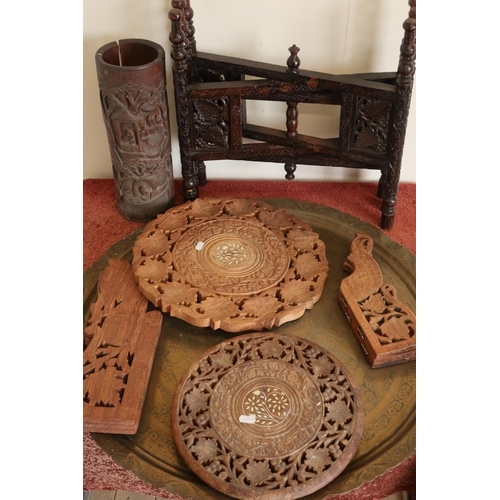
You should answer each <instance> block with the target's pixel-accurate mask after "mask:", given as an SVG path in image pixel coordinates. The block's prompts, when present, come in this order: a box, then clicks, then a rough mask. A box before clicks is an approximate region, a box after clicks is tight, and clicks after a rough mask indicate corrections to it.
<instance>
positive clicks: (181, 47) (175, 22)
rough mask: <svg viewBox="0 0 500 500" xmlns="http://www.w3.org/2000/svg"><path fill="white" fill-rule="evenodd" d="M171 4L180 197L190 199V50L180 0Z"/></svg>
mask: <svg viewBox="0 0 500 500" xmlns="http://www.w3.org/2000/svg"><path fill="white" fill-rule="evenodd" d="M172 6H178V7H181V8H175V7H174V8H173V9H171V10H170V12H169V13H168V17H169V19H170V25H171V31H170V35H169V40H170V43H171V44H172V51H171V52H170V55H171V57H172V60H173V70H174V71H173V74H174V91H175V99H176V104H177V105H176V113H177V127H178V129H179V144H180V146H181V163H182V179H183V187H184V198H185V199H186V200H191V199H192V200H194V199H195V198H196V197H197V196H198V176H197V171H196V166H195V163H194V161H193V160H192V159H191V158H189V156H188V155H187V154H186V151H188V150H189V147H190V144H191V142H190V134H191V127H190V123H189V100H188V98H187V86H188V64H187V61H188V60H189V59H190V58H191V55H192V54H191V52H190V51H189V50H188V49H187V46H188V44H187V41H186V36H187V35H186V32H185V30H184V28H183V26H184V25H185V16H184V10H183V9H184V6H185V3H184V1H183V0H172Z"/></svg>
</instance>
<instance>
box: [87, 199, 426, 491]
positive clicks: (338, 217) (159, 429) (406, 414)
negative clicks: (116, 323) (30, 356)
mask: <svg viewBox="0 0 500 500" xmlns="http://www.w3.org/2000/svg"><path fill="white" fill-rule="evenodd" d="M263 201H264V202H266V203H269V204H271V205H272V206H274V207H276V208H280V209H283V210H286V211H287V212H289V213H291V214H292V215H295V216H296V217H298V218H299V219H300V220H302V221H304V222H305V223H307V224H309V225H310V226H311V227H312V229H313V230H314V231H315V232H317V233H318V234H319V235H320V238H321V240H322V241H323V242H324V243H325V246H326V252H327V253H326V255H327V259H328V262H329V264H330V275H329V278H328V280H327V282H326V284H325V288H324V291H323V296H322V299H321V300H320V301H318V302H317V303H316V304H315V306H314V308H312V309H311V310H307V311H306V312H305V313H304V315H303V316H302V317H301V318H300V319H299V320H298V321H291V322H288V323H285V324H283V325H282V326H280V327H277V328H275V331H274V332H273V333H275V334H277V335H290V336H296V337H300V338H303V339H305V340H309V341H311V342H314V343H316V344H318V345H320V346H321V347H322V348H323V349H325V350H327V351H328V352H330V353H332V354H333V355H334V356H335V358H336V359H338V360H339V361H340V362H341V363H342V364H343V366H345V368H346V370H348V371H349V373H350V374H351V375H352V377H353V379H354V382H355V383H356V385H357V387H358V388H359V391H360V394H361V399H362V404H363V412H364V430H363V434H362V437H361V442H360V445H359V447H358V451H357V452H356V454H355V456H354V457H353V459H352V460H351V461H350V463H349V465H348V466H347V467H346V468H345V469H344V470H343V471H342V473H341V474H340V475H339V476H337V477H336V478H335V479H334V480H333V481H331V482H330V483H329V484H327V485H325V486H324V487H323V488H321V489H320V490H318V491H316V492H314V493H311V494H309V495H308V499H309V500H323V499H325V498H328V499H330V498H333V497H331V495H334V496H335V495H339V494H342V495H341V496H342V498H344V497H346V498H351V492H352V498H354V497H356V498H357V496H356V490H357V489H359V488H360V487H362V486H365V485H367V484H368V483H370V482H372V481H374V480H376V478H380V476H383V475H384V474H386V473H388V472H389V471H391V470H392V469H393V468H395V467H397V466H398V465H399V464H401V463H402V462H404V461H406V460H408V459H411V457H413V456H414V454H415V449H416V368H415V362H408V363H402V364H398V365H394V366H389V367H382V368H379V369H377V370H372V369H371V368H370V367H369V365H368V363H367V362H366V359H365V358H364V356H363V355H362V353H361V351H360V348H359V345H358V343H357V342H356V340H355V338H354V336H353V335H352V332H351V330H350V328H349V326H348V324H347V322H346V321H345V318H344V316H343V314H342V311H341V309H340V307H339V306H338V302H337V300H338V292H339V287H340V282H341V281H342V279H343V278H344V277H345V273H344V272H343V270H342V265H343V262H344V261H345V258H346V255H348V253H349V248H350V244H351V242H352V240H353V238H354V236H355V233H356V232H363V233H365V234H367V235H369V236H370V237H371V238H372V239H373V242H374V250H373V255H374V258H375V259H376V260H377V262H378V263H379V266H380V268H381V271H382V272H383V274H384V276H385V277H386V280H387V282H389V283H392V284H393V285H394V286H395V287H396V288H397V290H398V295H399V297H400V299H401V300H402V301H403V302H404V303H406V304H408V306H409V307H410V308H412V309H413V308H414V307H415V303H416V291H415V256H414V255H413V254H412V253H411V252H410V251H408V250H407V249H406V248H404V247H402V246H401V245H399V244H398V243H396V242H395V241H394V240H392V239H391V238H389V237H388V236H387V235H385V234H384V233H382V231H380V230H379V229H378V228H376V227H375V226H373V225H371V224H368V223H366V222H363V221H361V220H359V219H357V218H355V217H352V216H350V215H348V214H344V213H341V212H339V211H338V210H335V209H332V208H329V207H326V206H322V205H318V204H314V203H308V202H304V201H296V200H286V199H273V200H263ZM141 233H142V229H139V230H137V231H136V232H134V233H132V234H130V235H129V236H128V237H126V238H125V239H123V240H121V241H120V242H118V243H117V244H115V245H114V246H113V247H111V248H110V249H109V251H108V252H106V254H105V255H104V256H103V257H102V258H101V259H100V260H99V261H97V262H96V263H95V264H94V265H93V266H92V267H91V268H90V269H89V270H88V271H87V272H85V274H84V310H85V317H84V321H86V318H87V317H88V315H89V307H90V304H91V303H92V302H93V301H94V300H95V297H96V295H97V280H98V276H99V274H100V272H101V271H102V269H103V268H104V267H105V266H106V265H107V260H108V258H109V257H110V256H112V257H113V258H120V259H124V260H126V261H128V262H131V261H132V258H133V246H134V243H135V240H136V239H137V237H138V236H139V235H140V234H141ZM228 338H231V337H230V336H229V335H228V334H227V333H226V332H224V331H222V330H220V329H219V330H215V331H213V332H210V334H209V335H206V334H200V328H198V327H196V326H193V325H190V324H189V323H186V322H185V321H182V320H180V319H178V318H174V317H171V316H170V315H168V314H164V315H163V326H162V333H161V335H160V340H159V343H158V348H157V351H156V355H155V361H154V366H153V369H152V372H151V377H150V382H149V386H148V390H147V392H146V400H145V403H144V409H143V412H142V415H141V421H140V424H139V428H138V429H137V432H136V433H135V434H134V435H128V436H126V435H121V434H106V433H93V434H92V437H93V439H94V440H95V441H96V442H97V443H98V445H99V446H100V447H101V448H102V449H103V450H104V451H105V452H106V453H107V454H109V455H110V456H111V457H112V458H113V460H114V461H115V462H117V463H118V464H119V465H121V466H122V467H124V468H125V469H127V470H131V471H133V473H134V474H135V475H136V476H138V477H139V478H140V479H142V480H143V481H146V482H147V483H149V484H151V485H154V486H155V487H157V488H162V489H165V490H166V491H168V492H171V493H176V494H178V495H180V496H181V497H183V498H201V497H203V498H204V499H207V500H209V499H210V500H222V499H226V498H229V497H228V496H227V495H224V494H223V493H221V492H218V491H217V490H214V488H212V487H210V486H208V485H207V484H206V483H204V482H203V481H201V480H200V479H199V478H198V477H197V476H196V475H195V474H194V473H193V472H192V471H191V470H190V469H189V467H187V465H186V464H185V462H184V460H183V459H182V458H181V457H180V455H179V453H178V452H177V450H176V448H175V443H174V441H173V435H172V425H171V418H172V416H171V411H172V403H173V397H174V392H175V389H176V387H177V386H178V384H179V382H180V380H181V379H182V377H183V376H184V375H185V373H186V372H187V371H188V370H189V368H190V366H191V365H192V363H194V362H195V361H197V360H198V359H199V357H200V356H201V355H202V354H203V353H204V352H206V351H208V350H210V349H212V348H213V347H214V346H215V345H217V344H219V343H221V342H223V341H225V340H227V339H228Z"/></svg>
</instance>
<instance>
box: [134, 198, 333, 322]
mask: <svg viewBox="0 0 500 500" xmlns="http://www.w3.org/2000/svg"><path fill="white" fill-rule="evenodd" d="M133 252H134V258H133V261H132V268H133V271H134V275H135V278H136V280H137V282H138V285H139V289H140V290H141V292H142V294H143V295H144V296H145V297H146V298H147V299H148V300H150V301H151V302H152V303H153V304H154V305H155V306H156V307H159V308H161V310H162V311H163V312H164V313H169V314H170V315H171V316H173V317H176V318H180V319H182V320H184V321H186V322H188V323H190V324H192V325H195V326H200V327H207V326H208V327H211V328H213V329H214V330H215V329H219V328H220V329H222V330H225V331H228V332H244V331H260V330H264V329H270V328H272V327H274V326H280V325H282V324H283V323H286V322H288V321H292V320H295V319H297V318H299V317H301V316H302V315H303V314H304V312H305V310H306V309H311V308H312V307H313V305H314V304H315V303H316V302H317V301H318V300H319V299H320V298H321V295H322V293H323V289H324V285H325V282H326V279H327V276H328V261H327V259H326V247H325V245H324V243H323V242H322V241H321V239H320V238H319V235H318V234H317V233H315V232H314V231H313V230H312V229H311V227H310V226H309V225H308V224H307V223H304V222H303V221H301V220H299V219H298V218H297V217H295V216H294V215H292V214H290V213H288V212H286V211H285V210H282V209H276V208H275V207H273V206H271V205H268V204H267V203H264V202H261V201H257V200H247V199H227V198H225V199H211V198H210V199H197V200H195V201H194V202H188V203H185V204H183V205H180V206H178V207H174V208H171V209H170V210H167V212H165V213H164V214H162V215H159V216H158V217H157V218H156V219H155V220H153V221H151V222H150V223H149V224H147V225H146V227H145V228H144V231H143V232H142V234H141V235H140V236H139V237H138V238H137V240H136V242H135V244H134V249H133Z"/></svg>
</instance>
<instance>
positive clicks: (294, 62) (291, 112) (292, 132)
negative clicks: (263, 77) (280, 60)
mask: <svg viewBox="0 0 500 500" xmlns="http://www.w3.org/2000/svg"><path fill="white" fill-rule="evenodd" d="M288 51H289V52H290V56H289V57H288V59H287V61H286V65H287V66H288V69H287V71H288V73H294V74H297V73H298V72H299V66H300V59H299V57H298V55H297V54H298V52H299V51H300V49H299V47H297V46H296V45H295V44H293V45H292V46H291V47H290V48H289V49H288ZM286 105H287V109H286V135H287V137H289V138H295V137H297V127H298V126H299V109H298V107H297V103H296V102H293V101H289V102H287V103H286ZM296 169H297V164H296V163H291V162H290V163H285V171H286V175H285V179H288V180H289V181H291V180H292V179H295V175H294V172H295V170H296Z"/></svg>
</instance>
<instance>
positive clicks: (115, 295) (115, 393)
mask: <svg viewBox="0 0 500 500" xmlns="http://www.w3.org/2000/svg"><path fill="white" fill-rule="evenodd" d="M147 306H148V301H147V300H146V299H145V298H144V297H143V295H142V294H141V293H140V291H139V289H138V288H137V284H136V282H135V280H134V275H133V273H132V268H131V266H130V264H129V263H128V262H126V261H124V260H118V259H110V261H109V265H108V267H107V268H105V269H104V270H103V272H102V273H101V276H100V278H99V285H98V296H97V300H96V302H95V303H94V304H93V305H92V306H91V316H90V319H89V322H88V325H87V327H86V328H85V349H84V351H83V416H84V419H83V428H84V431H85V432H106V433H112V434H113V433H115V434H135V432H136V431H137V428H138V426H139V420H140V416H141V411H142V406H143V403H144V398H145V393H146V389H147V385H148V381H149V376H150V374H151V368H152V366H153V360H154V355H155V351H156V347H157V344H158V339H159V336H160V332H161V324H162V314H161V312H160V311H151V312H146V311H147Z"/></svg>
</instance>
